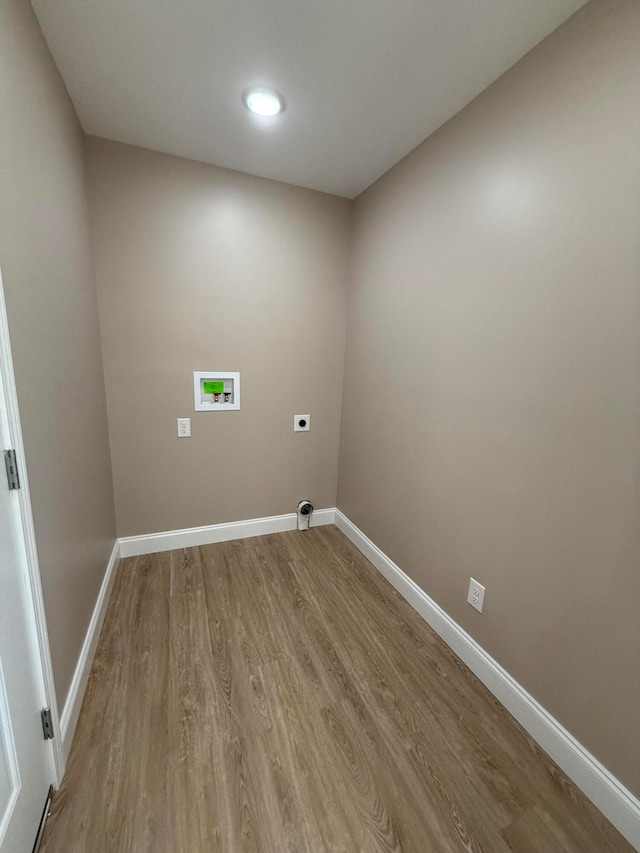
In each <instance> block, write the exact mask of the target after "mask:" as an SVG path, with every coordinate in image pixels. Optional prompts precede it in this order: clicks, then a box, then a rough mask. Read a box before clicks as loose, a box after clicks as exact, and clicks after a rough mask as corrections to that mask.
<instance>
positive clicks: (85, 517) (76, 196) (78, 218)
mask: <svg viewBox="0 0 640 853" xmlns="http://www.w3.org/2000/svg"><path fill="white" fill-rule="evenodd" d="M0 116H1V117H2V122H1V123H2V132H1V133H0V267H1V269H2V276H3V280H4V289H5V297H6V301H7V312H8V316H9V326H10V334H11V344H12V348H13V358H14V368H15V374H16V384H17V387H18V400H19V405H20V415H21V418H22V429H23V435H24V444H25V450H26V456H27V467H28V473H29V483H30V487H31V497H32V504H33V516H34V523H35V531H36V539H37V544H38V554H39V559H40V569H41V574H42V586H43V590H44V598H45V606H46V614H47V623H48V629H49V637H50V642H51V652H52V657H53V668H54V674H55V680H56V690H57V694H58V702H59V705H60V707H62V705H63V704H64V699H65V697H66V695H67V692H68V689H69V685H70V683H71V678H72V675H73V672H74V669H75V666H76V663H77V660H78V656H79V654H80V649H81V647H82V642H83V640H84V637H85V633H86V630H87V627H88V625H89V620H90V618H91V613H92V611H93V607H94V605H95V601H96V598H97V595H98V590H99V588H100V583H101V581H102V577H103V575H104V571H105V568H106V565H107V561H108V559H109V556H110V553H111V549H112V547H113V544H114V540H115V521H114V509H113V492H112V483H111V465H110V459H109V441H108V434H107V419H106V410H105V396H104V378H103V372H102V356H101V349H100V333H99V326H98V306H97V297H96V289H95V280H94V272H93V263H92V258H91V247H90V237H89V228H88V210H87V202H86V187H85V174H84V148H83V144H84V138H83V134H82V130H81V128H80V125H79V124H78V120H77V118H76V115H75V112H74V110H73V107H72V105H71V102H70V100H69V98H68V96H67V92H66V90H65V88H64V85H63V83H62V80H61V79H60V76H59V74H58V72H57V70H56V68H55V65H54V64H53V60H52V59H51V56H50V54H49V51H48V48H47V46H46V44H45V42H44V39H43V37H42V35H41V33H40V28H39V26H38V23H37V21H36V19H35V16H34V14H33V12H32V10H31V6H30V5H29V3H27V2H24V0H2V2H1V4H0Z"/></svg>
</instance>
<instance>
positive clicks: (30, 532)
mask: <svg viewBox="0 0 640 853" xmlns="http://www.w3.org/2000/svg"><path fill="white" fill-rule="evenodd" d="M0 378H1V379H2V388H3V389H4V403H5V405H6V416H7V420H8V428H9V435H10V437H11V442H12V445H13V449H14V450H15V452H16V460H17V463H18V471H19V476H20V489H19V490H18V506H19V513H20V524H19V525H18V526H19V528H20V531H21V534H22V535H21V536H20V537H19V538H20V541H19V542H18V543H17V544H18V549H19V553H20V557H21V563H22V565H23V567H24V572H25V574H26V578H25V580H26V584H25V587H26V589H27V590H28V592H29V598H30V601H29V603H30V605H31V606H30V607H29V610H30V613H29V616H30V617H31V622H32V624H31V630H32V633H33V637H34V640H35V641H36V644H37V648H38V650H39V660H35V661H34V668H35V670H36V675H37V676H39V678H40V679H41V689H42V695H43V697H44V700H45V703H46V705H47V706H48V707H49V709H50V710H51V720H52V724H53V740H51V741H49V743H50V744H51V751H50V756H51V774H50V778H51V780H52V783H53V784H54V785H55V786H56V787H58V786H59V785H60V783H61V782H62V777H63V776H64V770H65V761H64V754H63V750H62V738H61V736H60V717H59V714H58V703H57V698H56V688H55V682H54V678H53V666H52V664H51V649H50V647H49V634H48V632H47V619H46V615H45V610H44V597H43V594H42V583H41V579H40V566H39V563H38V549H37V547H36V536H35V530H34V526H33V515H32V512H31V498H30V494H29V480H28V477H27V464H26V460H25V454H24V445H23V443H22V428H21V425H20V412H19V409H18V395H17V391H16V381H15V375H14V372H13V361H12V357H11V343H10V338H9V323H8V319H7V309H6V303H5V299H4V287H3V284H2V271H1V270H0ZM0 476H3V475H0Z"/></svg>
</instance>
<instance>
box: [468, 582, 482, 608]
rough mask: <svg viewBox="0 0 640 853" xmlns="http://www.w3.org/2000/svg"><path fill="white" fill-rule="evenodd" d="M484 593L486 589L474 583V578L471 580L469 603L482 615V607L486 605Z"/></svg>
mask: <svg viewBox="0 0 640 853" xmlns="http://www.w3.org/2000/svg"><path fill="white" fill-rule="evenodd" d="M484 593H485V588H484V587H483V586H482V584H481V583H478V581H474V579H473V578H469V594H468V595H467V602H468V603H469V604H470V605H471V606H472V607H475V609H476V610H477V611H479V612H480V613H482V605H483V604H484Z"/></svg>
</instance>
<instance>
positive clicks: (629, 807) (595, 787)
mask: <svg viewBox="0 0 640 853" xmlns="http://www.w3.org/2000/svg"><path fill="white" fill-rule="evenodd" d="M335 523H336V525H337V526H338V527H339V529H340V530H342V532H343V533H344V534H345V535H346V536H347V537H348V538H349V539H350V540H351V541H352V542H353V544H354V545H355V546H356V548H358V550H359V551H361V552H362V554H364V556H365V557H366V558H367V559H368V560H369V561H370V562H371V563H373V565H374V566H375V567H376V569H378V571H379V572H380V573H381V574H382V575H384V577H385V578H386V579H387V580H388V581H389V582H390V583H391V584H392V586H394V587H395V588H396V589H397V590H398V592H399V593H400V595H402V597H403V598H405V599H406V600H407V601H408V602H409V604H410V605H411V606H412V607H413V608H414V609H415V610H417V612H418V613H419V614H420V615H421V616H422V618H423V619H424V620H425V622H427V623H428V624H429V625H430V626H431V627H432V628H433V629H434V631H435V632H436V633H437V634H439V635H440V637H442V639H443V640H444V641H445V643H446V644H447V645H448V646H449V647H450V648H451V649H453V651H454V652H455V653H456V654H457V655H458V657H460V658H461V659H462V660H463V661H464V662H465V664H466V665H467V666H468V667H469V669H470V670H471V671H472V672H473V673H475V675H476V676H477V677H478V678H479V679H480V681H482V683H483V684H484V685H485V686H486V687H488V689H489V690H490V691H491V692H492V693H493V695H494V696H495V697H496V698H497V699H498V700H499V701H500V702H501V703H502V704H503V705H504V706H505V708H507V710H508V711H509V712H510V713H511V714H512V715H513V716H514V717H515V718H516V720H517V721H518V722H519V723H520V725H521V726H522V727H523V728H524V729H525V730H526V731H527V732H528V733H529V734H530V735H531V737H532V738H533V739H534V740H535V741H536V742H537V743H538V744H539V745H540V746H541V747H542V749H544V751H545V752H546V753H547V754H548V755H550V756H551V758H552V759H553V760H554V761H555V762H556V764H558V766H559V767H561V768H562V770H563V771H564V772H565V773H566V774H567V776H568V777H569V778H570V779H572V780H573V782H574V783H575V784H576V785H577V786H578V788H580V790H581V791H582V792H583V793H584V794H585V795H586V796H587V797H588V798H589V799H590V800H591V801H592V802H593V803H594V805H595V806H596V807H597V808H598V809H600V811H601V812H602V813H603V814H604V815H605V817H606V818H608V820H610V821H611V823H612V824H613V825H614V826H615V827H616V829H617V830H618V831H619V832H620V833H621V834H622V835H623V836H624V837H625V838H626V839H627V841H628V842H629V843H630V844H631V845H632V846H633V847H634V848H635V849H636V850H640V801H638V800H637V799H636V797H634V795H633V794H632V793H631V792H630V791H628V790H627V789H626V788H625V787H624V785H622V784H621V783H620V782H619V781H618V780H617V779H616V778H615V776H613V775H612V774H611V773H610V772H609V771H608V770H607V769H606V767H604V766H603V765H602V764H600V762H599V761H598V760H597V759H596V758H594V756H593V755H591V753H590V752H589V751H588V750H586V749H585V748H584V746H582V744H580V743H579V742H578V741H577V740H576V739H575V738H574V737H573V735H571V734H570V733H569V732H568V731H567V730H566V729H565V728H564V727H563V726H562V725H560V723H559V722H558V721H557V720H556V719H554V717H552V716H551V714H549V712H548V711H546V710H545V709H544V708H543V707H542V705H540V703H539V702H537V701H536V700H535V699H534V698H533V696H531V695H530V694H529V693H527V691H526V690H525V689H524V687H522V686H521V685H520V684H518V682H517V681H516V680H515V679H514V678H512V677H511V676H510V675H509V673H508V672H507V671H506V670H505V669H503V668H502V667H501V666H500V664H499V663H498V662H497V661H495V660H494V659H493V658H492V657H491V656H490V655H489V654H487V652H486V651H485V650H484V649H483V648H482V647H481V646H479V645H478V643H476V641H475V640H474V639H473V638H472V637H471V636H470V635H469V634H467V632H466V631H464V630H463V629H462V628H461V627H460V626H459V625H458V624H457V623H456V622H454V621H453V619H452V618H451V617H450V616H448V615H447V613H445V611H444V610H443V609H442V608H441V607H440V606H439V605H437V604H436V603H435V601H433V600H432V599H431V598H429V596H428V595H427V594H426V593H425V592H424V590H422V589H421V588H420V587H419V586H418V585H417V584H416V583H415V582H414V581H412V580H411V578H410V577H409V576H408V575H406V574H405V573H404V572H403V571H402V569H400V568H399V567H398V566H397V565H396V564H395V563H394V562H393V561H392V560H390V559H389V557H387V555H386V554H384V553H383V552H382V551H381V550H380V549H379V548H378V547H377V545H375V544H374V543H373V542H372V541H371V540H370V539H369V538H368V537H367V536H365V534H364V533H363V532H362V531H361V530H359V529H358V528H357V527H356V526H355V524H353V523H352V522H351V521H350V520H349V519H348V518H347V517H346V515H344V513H342V512H340V510H339V509H336V511H335Z"/></svg>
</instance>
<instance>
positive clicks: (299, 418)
mask: <svg viewBox="0 0 640 853" xmlns="http://www.w3.org/2000/svg"><path fill="white" fill-rule="evenodd" d="M310 429H311V415H294V416H293V431H294V432H309V430H310Z"/></svg>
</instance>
